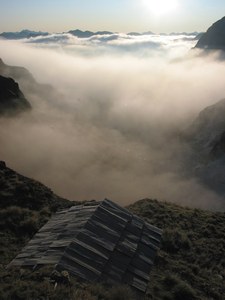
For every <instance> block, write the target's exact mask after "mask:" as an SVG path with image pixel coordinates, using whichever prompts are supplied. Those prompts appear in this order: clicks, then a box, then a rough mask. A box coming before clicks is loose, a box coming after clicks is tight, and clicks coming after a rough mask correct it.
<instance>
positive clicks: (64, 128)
mask: <svg viewBox="0 0 225 300" xmlns="http://www.w3.org/2000/svg"><path fill="white" fill-rule="evenodd" d="M63 36H64V37H63V38H64V39H65V40H63V39H62V41H63V42H62V45H61V46H60V47H59V42H58V41H57V39H56V38H55V36H54V35H53V37H52V40H53V41H54V43H53V44H55V45H56V46H55V47H52V45H51V43H50V45H49V43H48V42H47V43H46V44H45V45H44V47H43V43H42V42H40V43H39V42H38V43H36V42H35V43H24V42H23V43H21V42H18V41H0V46H1V57H2V58H3V60H4V61H5V62H6V63H7V64H11V65H22V66H24V67H26V68H27V69H29V70H30V71H31V73H32V74H33V75H34V77H35V78H36V80H37V81H38V82H40V83H48V84H51V85H52V86H53V87H54V89H55V91H57V93H52V92H48V89H47V88H46V92H45V96H44V97H43V91H40V92H37V91H35V92H34V91H33V90H32V89H30V88H28V87H27V86H26V85H25V84H24V83H23V82H21V87H22V88H23V91H24V93H25V95H26V97H27V98H28V99H29V100H30V102H31V103H32V105H33V107H34V109H33V111H32V113H30V114H25V115H23V116H21V117H19V118H17V119H5V118H1V119H0V143H1V145H3V146H1V148H0V157H1V159H3V160H6V161H7V163H8V165H9V166H11V167H12V168H14V169H16V170H18V171H20V172H22V173H23V174H25V175H27V176H30V177H33V178H35V179H38V180H40V181H42V182H43V183H45V184H46V185H48V186H50V187H51V188H52V189H53V190H54V191H55V192H56V193H58V194H60V195H62V196H64V197H68V198H70V199H74V200H84V199H97V200H100V199H103V198H105V197H107V198H111V199H112V200H114V201H117V202H120V203H122V204H128V203H131V202H134V201H136V200H138V199H141V198H146V197H149V198H158V199H161V200H168V201H173V202H176V203H181V204H183V205H193V206H197V207H206V208H210V209H218V208H220V207H223V208H224V203H223V202H222V201H221V199H220V197H219V196H218V195H216V194H215V193H214V192H213V191H210V190H209V189H207V188H206V187H204V186H203V185H202V184H201V183H200V182H199V181H198V179H196V178H194V177H190V176H189V177H188V176H186V174H185V172H184V170H185V168H184V166H185V164H186V163H187V157H188V156H189V153H190V152H189V151H190V149H189V148H188V146H187V145H184V144H182V143H180V142H179V139H178V136H179V135H180V132H182V130H183V128H185V127H187V126H188V125H189V124H190V123H191V122H192V120H193V119H194V118H195V116H196V115H197V114H198V112H199V111H200V110H201V109H203V108H204V107H205V106H207V105H209V104H212V103H214V102H216V101H217V100H219V99H221V98H223V97H224V81H223V78H224V75H225V65H224V63H222V62H219V61H217V60H216V59H215V58H214V57H212V56H208V57H205V58H201V57H198V56H196V55H195V53H194V52H191V53H189V54H187V50H188V49H190V48H191V47H192V43H193V42H191V41H188V42H187V41H183V38H181V37H179V38H178V37H176V39H174V38H172V37H169V36H166V37H162V36H159V37H156V36H155V37H151V39H150V38H148V37H137V38H133V37H129V38H126V37H123V36H120V35H118V37H117V39H113V40H110V39H108V40H106V41H104V42H102V41H101V40H100V37H96V38H93V37H92V38H89V39H82V41H81V40H80V39H77V38H74V39H73V37H72V38H71V36H68V35H67V34H66V35H63ZM101 38H102V37H101ZM71 39H72V42H71ZM96 40H97V41H98V43H100V45H99V46H98V45H97V44H96ZM65 41H66V42H65ZM68 41H69V42H68ZM102 43H103V45H102ZM145 43H146V45H148V43H156V44H157V47H152V48H151V46H150V48H151V51H153V52H152V55H150V53H149V52H148V54H146V55H144V56H143V55H141V54H143V53H146V52H145V51H146V48H148V46H146V45H145ZM124 45H125V46H126V47H128V48H129V49H130V51H128V50H127V49H128V48H126V47H125V46H124ZM137 45H138V47H137ZM145 46H146V47H145ZM131 49H132V50H131ZM137 49H138V50H137ZM147 51H148V50H147ZM84 53H85V54H84ZM100 53H101V54H102V53H104V55H100ZM162 54H163V55H162ZM181 57H182V59H181ZM175 58H176V59H175ZM44 89H45V88H44V87H43V90H44Z"/></svg>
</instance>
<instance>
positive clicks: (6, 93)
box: [0, 75, 31, 115]
mask: <svg viewBox="0 0 225 300" xmlns="http://www.w3.org/2000/svg"><path fill="white" fill-rule="evenodd" d="M28 109H31V105H30V103H29V102H28V101H27V100H26V98H25V97H24V95H23V93H22V92H21V90H20V89H19V85H18V83H16V82H15V81H14V80H13V79H12V78H6V77H4V76H1V75H0V115H12V114H16V113H18V112H21V111H26V110H28Z"/></svg>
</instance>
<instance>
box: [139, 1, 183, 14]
mask: <svg viewBox="0 0 225 300" xmlns="http://www.w3.org/2000/svg"><path fill="white" fill-rule="evenodd" d="M143 3H144V6H145V7H146V8H147V9H148V10H149V11H151V12H152V13H153V14H155V15H163V14H167V13H169V12H172V11H174V10H176V9H177V6H178V2H177V0H143Z"/></svg>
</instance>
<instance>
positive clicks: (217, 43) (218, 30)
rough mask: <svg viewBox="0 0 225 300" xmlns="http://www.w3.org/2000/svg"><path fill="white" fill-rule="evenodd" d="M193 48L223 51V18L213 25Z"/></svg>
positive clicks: (224, 35) (224, 41)
mask: <svg viewBox="0 0 225 300" xmlns="http://www.w3.org/2000/svg"><path fill="white" fill-rule="evenodd" d="M195 48H200V49H206V50H225V17H223V18H222V19H220V20H219V21H217V22H216V23H214V24H213V25H212V26H211V27H210V28H209V29H208V30H207V32H206V33H204V34H203V35H202V36H201V38H200V39H199V41H198V43H197V45H196V46H195Z"/></svg>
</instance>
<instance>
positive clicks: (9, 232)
mask: <svg viewBox="0 0 225 300" xmlns="http://www.w3.org/2000/svg"><path fill="white" fill-rule="evenodd" d="M71 205H72V202H71V201H68V200H65V199H62V198H60V197H58V196H57V195H55V194H54V193H53V192H52V191H51V190H50V189H49V188H47V187H45V186H44V185H43V184H41V183H39V182H37V181H35V180H33V179H30V178H27V177H25V176H22V175H20V174H18V173H17V172H15V171H13V170H12V169H10V168H8V167H7V166H6V164H5V162H0V231H1V239H0V257H1V263H4V262H5V261H6V262H8V261H9V260H11V259H12V258H13V257H14V255H15V254H16V253H17V252H18V251H19V249H20V248H21V246H23V245H24V244H25V243H26V242H27V241H28V240H29V238H30V237H31V236H32V235H33V234H34V233H35V232H36V231H37V230H38V229H39V228H40V227H41V226H42V225H43V224H44V223H45V222H46V221H47V220H48V218H49V217H50V216H51V214H52V213H53V212H54V211H56V210H58V209H60V208H63V207H69V206H71Z"/></svg>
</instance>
